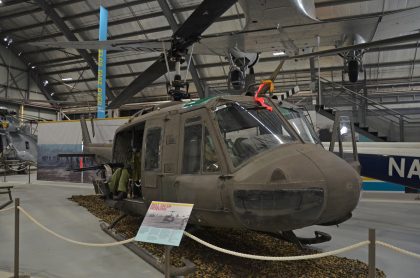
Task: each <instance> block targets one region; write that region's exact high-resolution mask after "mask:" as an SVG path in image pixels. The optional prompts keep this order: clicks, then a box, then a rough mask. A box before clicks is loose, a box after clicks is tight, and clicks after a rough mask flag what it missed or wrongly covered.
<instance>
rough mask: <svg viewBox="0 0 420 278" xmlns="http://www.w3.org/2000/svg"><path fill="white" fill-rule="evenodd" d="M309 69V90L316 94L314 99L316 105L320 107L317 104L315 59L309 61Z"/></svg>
mask: <svg viewBox="0 0 420 278" xmlns="http://www.w3.org/2000/svg"><path fill="white" fill-rule="evenodd" d="M309 68H310V73H311V89H312V90H313V91H316V92H317V97H316V102H315V103H316V105H320V103H319V89H317V81H316V71H315V58H314V57H312V58H310V59H309Z"/></svg>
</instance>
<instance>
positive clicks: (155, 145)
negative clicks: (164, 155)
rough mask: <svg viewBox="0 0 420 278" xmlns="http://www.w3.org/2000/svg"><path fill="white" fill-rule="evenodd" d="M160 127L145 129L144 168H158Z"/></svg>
mask: <svg viewBox="0 0 420 278" xmlns="http://www.w3.org/2000/svg"><path fill="white" fill-rule="evenodd" d="M161 137H162V129H161V128H160V127H154V128H150V129H149V130H147V137H146V155H145V162H144V169H145V170H148V171H150V170H157V169H159V168H160V153H161Z"/></svg>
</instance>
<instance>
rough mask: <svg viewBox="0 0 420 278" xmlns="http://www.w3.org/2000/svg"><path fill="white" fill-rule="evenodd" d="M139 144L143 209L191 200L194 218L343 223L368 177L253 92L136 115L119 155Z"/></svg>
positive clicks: (273, 225) (255, 223) (282, 225)
mask: <svg viewBox="0 0 420 278" xmlns="http://www.w3.org/2000/svg"><path fill="white" fill-rule="evenodd" d="M268 103H271V102H270V101H269V100H268ZM271 104H272V105H274V104H273V103H271ZM138 151H140V152H141V179H142V186H141V191H142V200H140V202H141V203H144V205H143V206H139V207H140V208H141V209H140V210H142V211H139V212H138V213H139V214H142V215H144V214H145V212H146V210H147V207H148V206H149V204H150V203H151V202H152V201H169V202H180V203H192V204H194V210H193V213H192V216H191V218H190V220H189V222H190V223H192V224H199V225H203V226H215V227H226V228H247V229H252V230H257V231H263V232H270V233H277V232H280V231H289V230H294V229H298V228H302V227H306V226H310V225H315V224H328V223H334V224H337V223H340V222H342V221H344V220H346V219H348V218H349V217H350V216H351V211H352V210H353V209H354V208H355V207H356V205H357V203H358V200H359V195H360V187H361V179H360V176H359V174H358V173H357V172H356V171H355V170H354V169H353V168H352V167H351V166H350V165H349V164H348V163H347V162H345V161H344V160H342V159H341V158H339V157H337V156H336V155H334V154H333V153H330V152H328V151H326V150H324V149H323V147H322V146H320V145H318V144H306V143H304V141H303V140H302V139H301V138H300V137H299V134H298V133H297V132H296V131H295V130H294V129H293V127H292V126H291V125H290V123H289V122H288V121H287V120H286V119H285V118H284V117H283V116H282V114H281V113H280V112H279V111H278V110H276V109H273V111H268V110H266V109H265V108H263V107H261V106H259V105H258V104H257V103H255V102H254V101H253V99H252V98H251V97H245V96H226V97H216V98H211V99H202V100H198V101H195V102H190V103H182V102H178V104H176V105H172V106H170V107H166V108H162V109H158V110H156V111H153V112H150V113H148V114H145V115H140V116H138V117H136V118H133V119H131V120H130V121H129V122H128V123H127V124H125V125H124V126H122V127H120V128H119V129H118V130H117V132H116V136H115V139H114V146H113V162H121V163H124V162H125V161H127V160H128V159H129V157H130V156H131V155H133V154H134V153H135V152H138Z"/></svg>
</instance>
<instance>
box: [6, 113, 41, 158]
mask: <svg viewBox="0 0 420 278" xmlns="http://www.w3.org/2000/svg"><path fill="white" fill-rule="evenodd" d="M0 152H1V155H2V159H3V160H6V161H11V160H12V161H19V162H27V161H29V162H32V163H36V162H37V154H38V151H37V137H36V135H34V134H32V133H31V130H30V127H29V125H27V124H23V123H22V122H21V119H19V118H17V117H16V112H14V111H9V110H8V109H7V108H6V107H0ZM0 162H2V161H1V160H0Z"/></svg>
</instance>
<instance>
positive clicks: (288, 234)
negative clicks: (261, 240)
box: [269, 231, 331, 249]
mask: <svg viewBox="0 0 420 278" xmlns="http://www.w3.org/2000/svg"><path fill="white" fill-rule="evenodd" d="M269 235H271V236H273V237H275V238H279V239H282V240H285V241H287V242H290V243H293V244H295V245H296V246H298V247H299V248H300V249H304V248H305V245H311V244H318V243H323V242H327V241H330V240H331V236H330V235H329V234H327V233H324V232H320V231H315V236H314V237H312V238H307V237H298V236H296V234H295V233H294V232H293V231H282V232H280V233H279V234H274V233H269Z"/></svg>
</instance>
